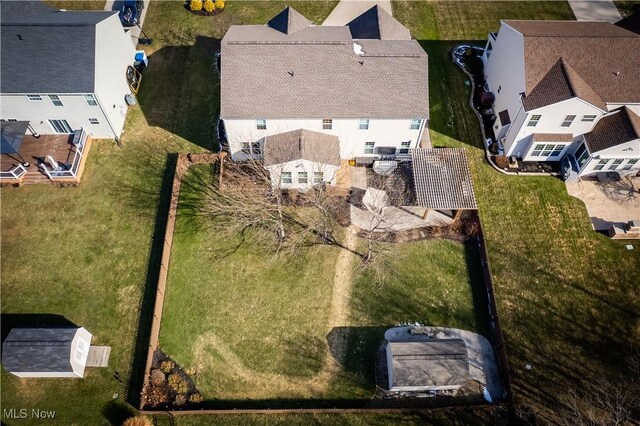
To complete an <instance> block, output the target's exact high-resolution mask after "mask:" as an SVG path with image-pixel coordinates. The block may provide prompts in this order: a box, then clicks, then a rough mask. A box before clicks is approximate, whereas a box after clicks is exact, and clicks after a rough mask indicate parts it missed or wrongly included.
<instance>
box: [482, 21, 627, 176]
mask: <svg viewBox="0 0 640 426" xmlns="http://www.w3.org/2000/svg"><path fill="white" fill-rule="evenodd" d="M639 51H640V35H638V34H635V33H633V32H631V31H628V30H626V29H624V28H622V27H620V26H616V25H614V24H610V23H605V22H575V21H503V22H502V25H501V27H500V31H499V32H498V33H497V34H490V36H489V40H488V42H487V45H486V47H485V52H484V54H483V57H482V59H483V62H484V72H485V79H486V84H487V86H488V87H487V88H488V90H489V91H490V92H492V93H493V95H494V96H495V101H494V104H493V109H494V113H495V116H496V119H495V122H494V126H493V130H494V133H495V136H496V140H497V141H499V143H500V146H501V148H502V150H503V152H504V155H506V156H513V157H516V158H517V159H519V160H522V161H561V160H563V159H565V158H566V159H567V160H569V161H568V163H567V164H568V165H569V166H570V167H571V168H572V169H573V173H574V174H577V175H579V176H588V175H593V174H595V173H597V172H599V171H617V172H619V173H621V174H627V173H629V174H630V173H637V171H638V170H640V161H639V160H640V117H639V115H640V59H639V58H640V57H639V56H638V54H636V53H634V52H639Z"/></svg>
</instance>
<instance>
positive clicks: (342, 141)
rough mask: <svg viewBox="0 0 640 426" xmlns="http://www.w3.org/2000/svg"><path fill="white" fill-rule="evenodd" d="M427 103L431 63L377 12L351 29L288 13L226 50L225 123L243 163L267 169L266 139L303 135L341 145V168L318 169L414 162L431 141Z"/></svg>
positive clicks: (228, 38)
mask: <svg viewBox="0 0 640 426" xmlns="http://www.w3.org/2000/svg"><path fill="white" fill-rule="evenodd" d="M428 95H429V94H428V70H427V55H426V53H425V52H424V50H423V49H422V47H421V46H420V45H419V44H418V43H417V42H416V41H415V40H412V39H411V37H410V34H409V31H408V30H407V29H406V28H405V27H403V26H402V25H401V24H400V23H399V22H398V21H396V20H395V19H394V18H393V17H391V15H389V14H388V13H387V12H385V11H384V10H382V9H381V8H379V7H377V6H375V7H373V8H371V9H369V10H367V11H366V12H365V13H363V14H362V15H361V16H359V17H358V18H356V19H354V20H353V21H352V22H350V23H349V24H348V25H345V26H313V25H312V24H311V22H310V21H308V20H307V19H306V18H305V17H303V16H302V15H300V14H299V13H298V12H296V11H295V10H293V9H291V8H290V7H288V8H286V9H285V10H283V11H282V12H281V13H280V14H278V15H277V16H276V17H274V18H273V19H272V20H270V21H269V23H268V25H265V26H261V25H241V26H238V25H233V26H231V27H230V28H229V30H228V31H227V33H226V35H225V36H224V38H223V40H222V48H221V112H220V118H221V120H222V122H223V124H224V130H225V133H226V139H227V146H228V150H229V152H230V154H231V157H232V158H233V159H234V160H237V161H239V160H246V159H248V158H257V159H262V154H263V152H265V147H264V146H263V144H264V142H265V137H266V138H267V139H266V140H267V141H268V138H269V137H270V136H275V135H280V134H283V133H288V132H293V131H298V130H301V129H304V130H308V131H312V132H319V133H322V134H324V135H326V136H331V137H334V138H336V140H337V141H338V144H339V150H338V151H339V158H338V162H337V164H335V165H334V162H333V160H332V161H324V162H322V161H316V162H315V163H316V164H315V165H314V166H313V167H315V168H318V167H321V166H322V168H325V169H326V168H327V167H328V165H331V167H337V166H339V165H340V164H339V160H350V159H355V158H360V159H364V161H369V162H371V161H373V160H375V159H379V158H383V157H384V158H385V159H388V158H390V157H395V156H396V155H400V156H406V157H407V158H408V154H409V149H411V148H416V147H418V144H419V142H420V139H421V136H422V134H423V132H425V131H428V119H429V113H428V112H429V103H428ZM298 160H300V159H298ZM298 160H296V161H298ZM302 160H304V158H303V159H302ZM290 166H291V167H293V165H290ZM296 166H297V167H303V166H304V164H303V163H296ZM287 176H288V175H287ZM302 176H304V175H302ZM329 176H333V177H332V178H330V179H329ZM325 180H326V181H327V182H334V181H335V173H333V172H331V173H327V174H326V178H325ZM294 181H295V179H294ZM287 182H288V178H287ZM286 185H295V183H290V184H289V183H287V184H286Z"/></svg>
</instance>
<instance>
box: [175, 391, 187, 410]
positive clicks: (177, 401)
mask: <svg viewBox="0 0 640 426" xmlns="http://www.w3.org/2000/svg"><path fill="white" fill-rule="evenodd" d="M173 402H174V403H175V404H176V405H177V406H178V407H180V406H182V405H184V404H186V402H187V397H186V396H184V395H182V394H180V395H178V396H176V399H175V401H173Z"/></svg>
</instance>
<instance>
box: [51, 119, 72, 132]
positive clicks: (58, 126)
mask: <svg viewBox="0 0 640 426" xmlns="http://www.w3.org/2000/svg"><path fill="white" fill-rule="evenodd" d="M49 124H51V127H53V130H54V131H55V132H56V133H73V130H72V129H71V126H69V123H68V122H67V120H49Z"/></svg>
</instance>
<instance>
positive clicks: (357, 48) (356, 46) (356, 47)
mask: <svg viewBox="0 0 640 426" xmlns="http://www.w3.org/2000/svg"><path fill="white" fill-rule="evenodd" d="M353 52H354V53H355V54H356V55H364V52H363V51H362V46H360V45H359V44H358V43H353Z"/></svg>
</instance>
